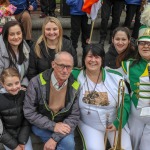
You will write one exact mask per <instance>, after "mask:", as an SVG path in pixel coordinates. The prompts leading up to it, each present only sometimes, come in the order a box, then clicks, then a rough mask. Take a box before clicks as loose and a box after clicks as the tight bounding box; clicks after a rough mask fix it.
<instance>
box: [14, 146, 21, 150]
mask: <svg viewBox="0 0 150 150" xmlns="http://www.w3.org/2000/svg"><path fill="white" fill-rule="evenodd" d="M14 150H23V149H22V148H21V147H20V146H19V145H18V146H17V147H16V148H15V149H14Z"/></svg>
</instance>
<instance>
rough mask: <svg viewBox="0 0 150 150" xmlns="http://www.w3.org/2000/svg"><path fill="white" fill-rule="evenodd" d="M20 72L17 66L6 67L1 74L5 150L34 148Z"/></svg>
mask: <svg viewBox="0 0 150 150" xmlns="http://www.w3.org/2000/svg"><path fill="white" fill-rule="evenodd" d="M20 79H21V77H20V74H19V72H18V70H16V69H15V68H7V69H4V70H3V71H2V73H1V75H0V82H1V84H2V86H3V90H0V104H1V105H0V118H1V120H2V124H3V134H2V136H1V138H0V142H1V143H2V144H3V145H4V147H5V150H32V143H31V139H30V138H29V134H30V125H29V123H28V121H27V120H26V119H25V118H24V114H23V101H24V97H25V91H23V90H21V83H20Z"/></svg>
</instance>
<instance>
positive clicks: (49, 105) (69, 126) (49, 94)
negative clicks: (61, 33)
mask: <svg viewBox="0 0 150 150" xmlns="http://www.w3.org/2000/svg"><path fill="white" fill-rule="evenodd" d="M72 68H73V57H72V56H71V55H70V54H69V53H67V52H59V53H57V54H56V55H55V59H54V61H53V62H52V69H48V70H46V71H44V72H42V73H40V74H39V75H37V76H36V77H34V78H33V79H32V80H31V81H30V83H29V86H28V88H27V92H26V97H25V101H24V114H25V117H26V118H27V119H28V121H29V122H30V123H31V124H32V131H33V133H34V134H35V135H37V136H39V137H40V138H41V140H42V141H43V142H44V143H45V144H44V150H48V149H50V150H55V149H57V150H59V149H64V150H74V149H75V143H74V134H73V132H74V129H75V127H76V125H77V123H78V121H79V107H78V102H77V100H76V98H77V91H78V88H79V83H78V82H77V81H75V80H74V78H73V76H72V75H71V70H72Z"/></svg>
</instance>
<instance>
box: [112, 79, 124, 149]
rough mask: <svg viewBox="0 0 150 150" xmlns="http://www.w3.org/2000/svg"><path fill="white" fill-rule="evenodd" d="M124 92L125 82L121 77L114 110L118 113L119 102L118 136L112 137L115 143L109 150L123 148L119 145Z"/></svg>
mask: <svg viewBox="0 0 150 150" xmlns="http://www.w3.org/2000/svg"><path fill="white" fill-rule="evenodd" d="M124 94H125V82H124V80H123V79H121V80H120V81H119V87H118V105H117V111H116V112H117V115H118V108H119V104H120V119H118V120H119V127H118V137H117V138H116V137H114V140H115V145H114V146H113V148H110V149H109V150H124V149H123V148H122V147H121V135H122V120H123V108H124ZM120 97H121V101H120ZM117 118H118V117H117Z"/></svg>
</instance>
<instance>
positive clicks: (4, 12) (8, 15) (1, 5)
mask: <svg viewBox="0 0 150 150" xmlns="http://www.w3.org/2000/svg"><path fill="white" fill-rule="evenodd" d="M16 9H17V8H16V7H15V6H13V5H12V4H10V3H9V1H8V0H1V1H0V34H1V33H2V29H3V26H4V24H5V23H6V22H8V21H11V20H15V17H14V16H13V14H14V12H15V11H16Z"/></svg>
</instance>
